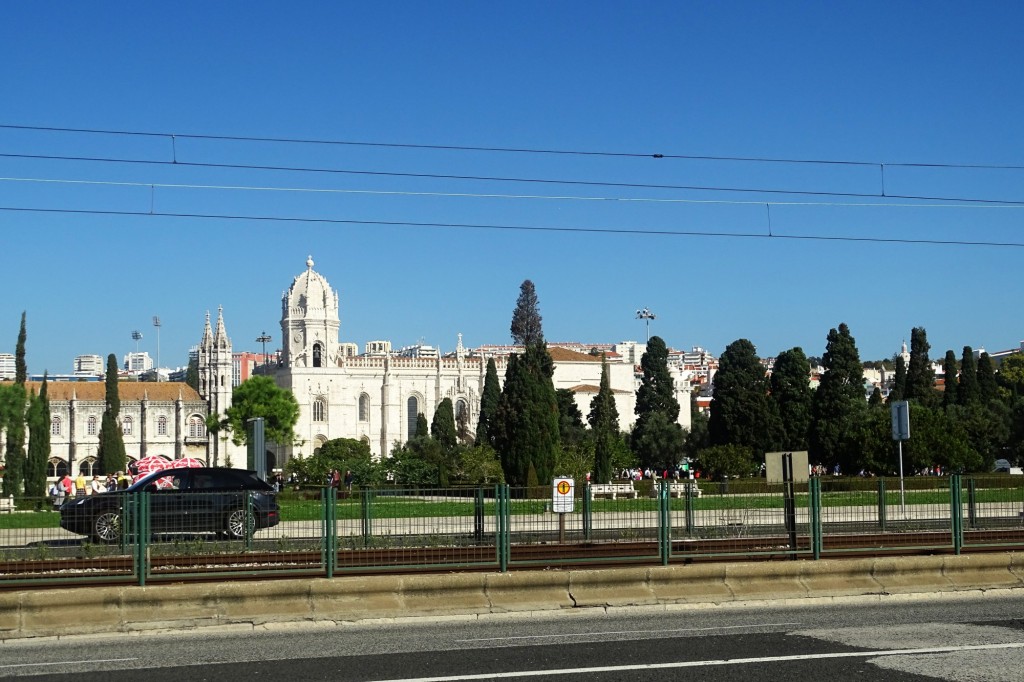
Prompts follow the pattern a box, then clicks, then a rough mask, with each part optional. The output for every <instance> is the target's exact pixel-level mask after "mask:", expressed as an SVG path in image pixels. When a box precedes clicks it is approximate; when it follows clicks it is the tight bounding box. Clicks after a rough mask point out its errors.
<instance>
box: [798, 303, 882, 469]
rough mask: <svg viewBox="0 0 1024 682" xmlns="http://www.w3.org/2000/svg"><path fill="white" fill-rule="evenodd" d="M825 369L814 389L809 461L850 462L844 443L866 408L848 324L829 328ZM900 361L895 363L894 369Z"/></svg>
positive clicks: (861, 372) (844, 465)
mask: <svg viewBox="0 0 1024 682" xmlns="http://www.w3.org/2000/svg"><path fill="white" fill-rule="evenodd" d="M822 365H823V366H824V368H825V372H824V373H823V374H822V376H821V382H820V384H819V385H818V390H817V391H815V393H814V401H813V403H812V404H813V420H812V422H811V432H810V439H809V443H808V445H809V446H810V447H809V452H810V457H811V461H813V462H820V463H822V464H825V465H829V466H831V465H834V464H839V465H841V467H842V468H848V467H850V465H851V464H853V460H852V459H851V457H850V456H848V455H849V454H850V453H847V452H845V451H844V446H845V445H846V444H847V443H848V442H849V440H850V434H851V432H852V430H853V429H854V428H855V426H856V424H857V423H859V421H860V419H861V415H862V414H863V412H864V411H865V410H866V409H867V402H866V401H865V400H864V369H863V366H862V365H861V362H860V353H859V352H858V351H857V343H856V341H855V340H854V338H853V335H852V334H850V328H849V327H848V326H847V325H846V324H845V323H843V324H840V325H839V328H838V329H834V328H833V329H831V330H829V333H828V341H827V343H826V346H825V355H824V357H823V358H822ZM898 369H899V365H897V371H898Z"/></svg>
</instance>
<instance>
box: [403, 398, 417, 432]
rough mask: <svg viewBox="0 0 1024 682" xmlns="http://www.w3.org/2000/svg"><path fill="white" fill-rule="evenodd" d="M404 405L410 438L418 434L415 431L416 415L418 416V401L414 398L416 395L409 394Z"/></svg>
mask: <svg viewBox="0 0 1024 682" xmlns="http://www.w3.org/2000/svg"><path fill="white" fill-rule="evenodd" d="M405 406H406V415H405V420H406V425H407V426H408V430H409V438H412V437H413V436H416V435H419V434H417V433H416V417H417V416H419V413H420V401H419V400H417V399H416V396H414V395H411V396H409V400H407V401H406V403H405Z"/></svg>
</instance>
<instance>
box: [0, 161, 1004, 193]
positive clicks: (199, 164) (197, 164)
mask: <svg viewBox="0 0 1024 682" xmlns="http://www.w3.org/2000/svg"><path fill="white" fill-rule="evenodd" d="M0 158H10V159H34V160H46V161H77V162H85V163H121V164H138V165H147V166H173V167H191V168H210V169H221V170H250V171H275V172H286V173H316V174H331V175H358V176H366V177H397V178H416V179H430V180H466V181H475V182H513V183H527V184H538V185H569V186H578V187H617V188H624V189H656V190H678V191H694V192H732V193H742V194H777V195H787V196H793V195H800V196H823V197H846V198H857V199H900V200H906V201H910V200H915V201H948V202H962V203H976V204H996V205H998V204H1002V205H1009V206H1018V205H1024V201H1018V200H1013V199H984V198H980V197H948V196H931V195H917V194H889V193H885V194H883V193H878V192H837V191H826V190H807V189H800V190H795V189H765V188H760V187H722V186H713V185H675V184H660V183H643V182H613V181H604V180H565V179H551V178H524V177H511V176H489V175H456V174H449V173H411V172H398V171H371V170H361V169H360V170H356V169H345V168H323V167H315V166H269V165H261V164H239V163H213V162H204V161H180V160H177V159H175V160H173V161H167V160H160V159H130V158H116V157H94V156H66V155H57V154H17V153H11V152H4V153H0ZM759 203H764V202H759Z"/></svg>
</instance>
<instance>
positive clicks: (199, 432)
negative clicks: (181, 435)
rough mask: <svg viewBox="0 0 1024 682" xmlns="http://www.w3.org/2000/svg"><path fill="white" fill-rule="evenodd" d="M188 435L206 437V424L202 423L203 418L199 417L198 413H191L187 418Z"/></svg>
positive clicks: (190, 436)
mask: <svg viewBox="0 0 1024 682" xmlns="http://www.w3.org/2000/svg"><path fill="white" fill-rule="evenodd" d="M188 437H189V438H205V437H206V424H205V423H203V418H202V417H200V416H199V415H192V416H191V417H189V418H188Z"/></svg>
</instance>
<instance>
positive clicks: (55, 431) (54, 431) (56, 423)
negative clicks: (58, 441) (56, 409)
mask: <svg viewBox="0 0 1024 682" xmlns="http://www.w3.org/2000/svg"><path fill="white" fill-rule="evenodd" d="M50 435H51V436H59V435H60V417H53V418H52V419H50Z"/></svg>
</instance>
